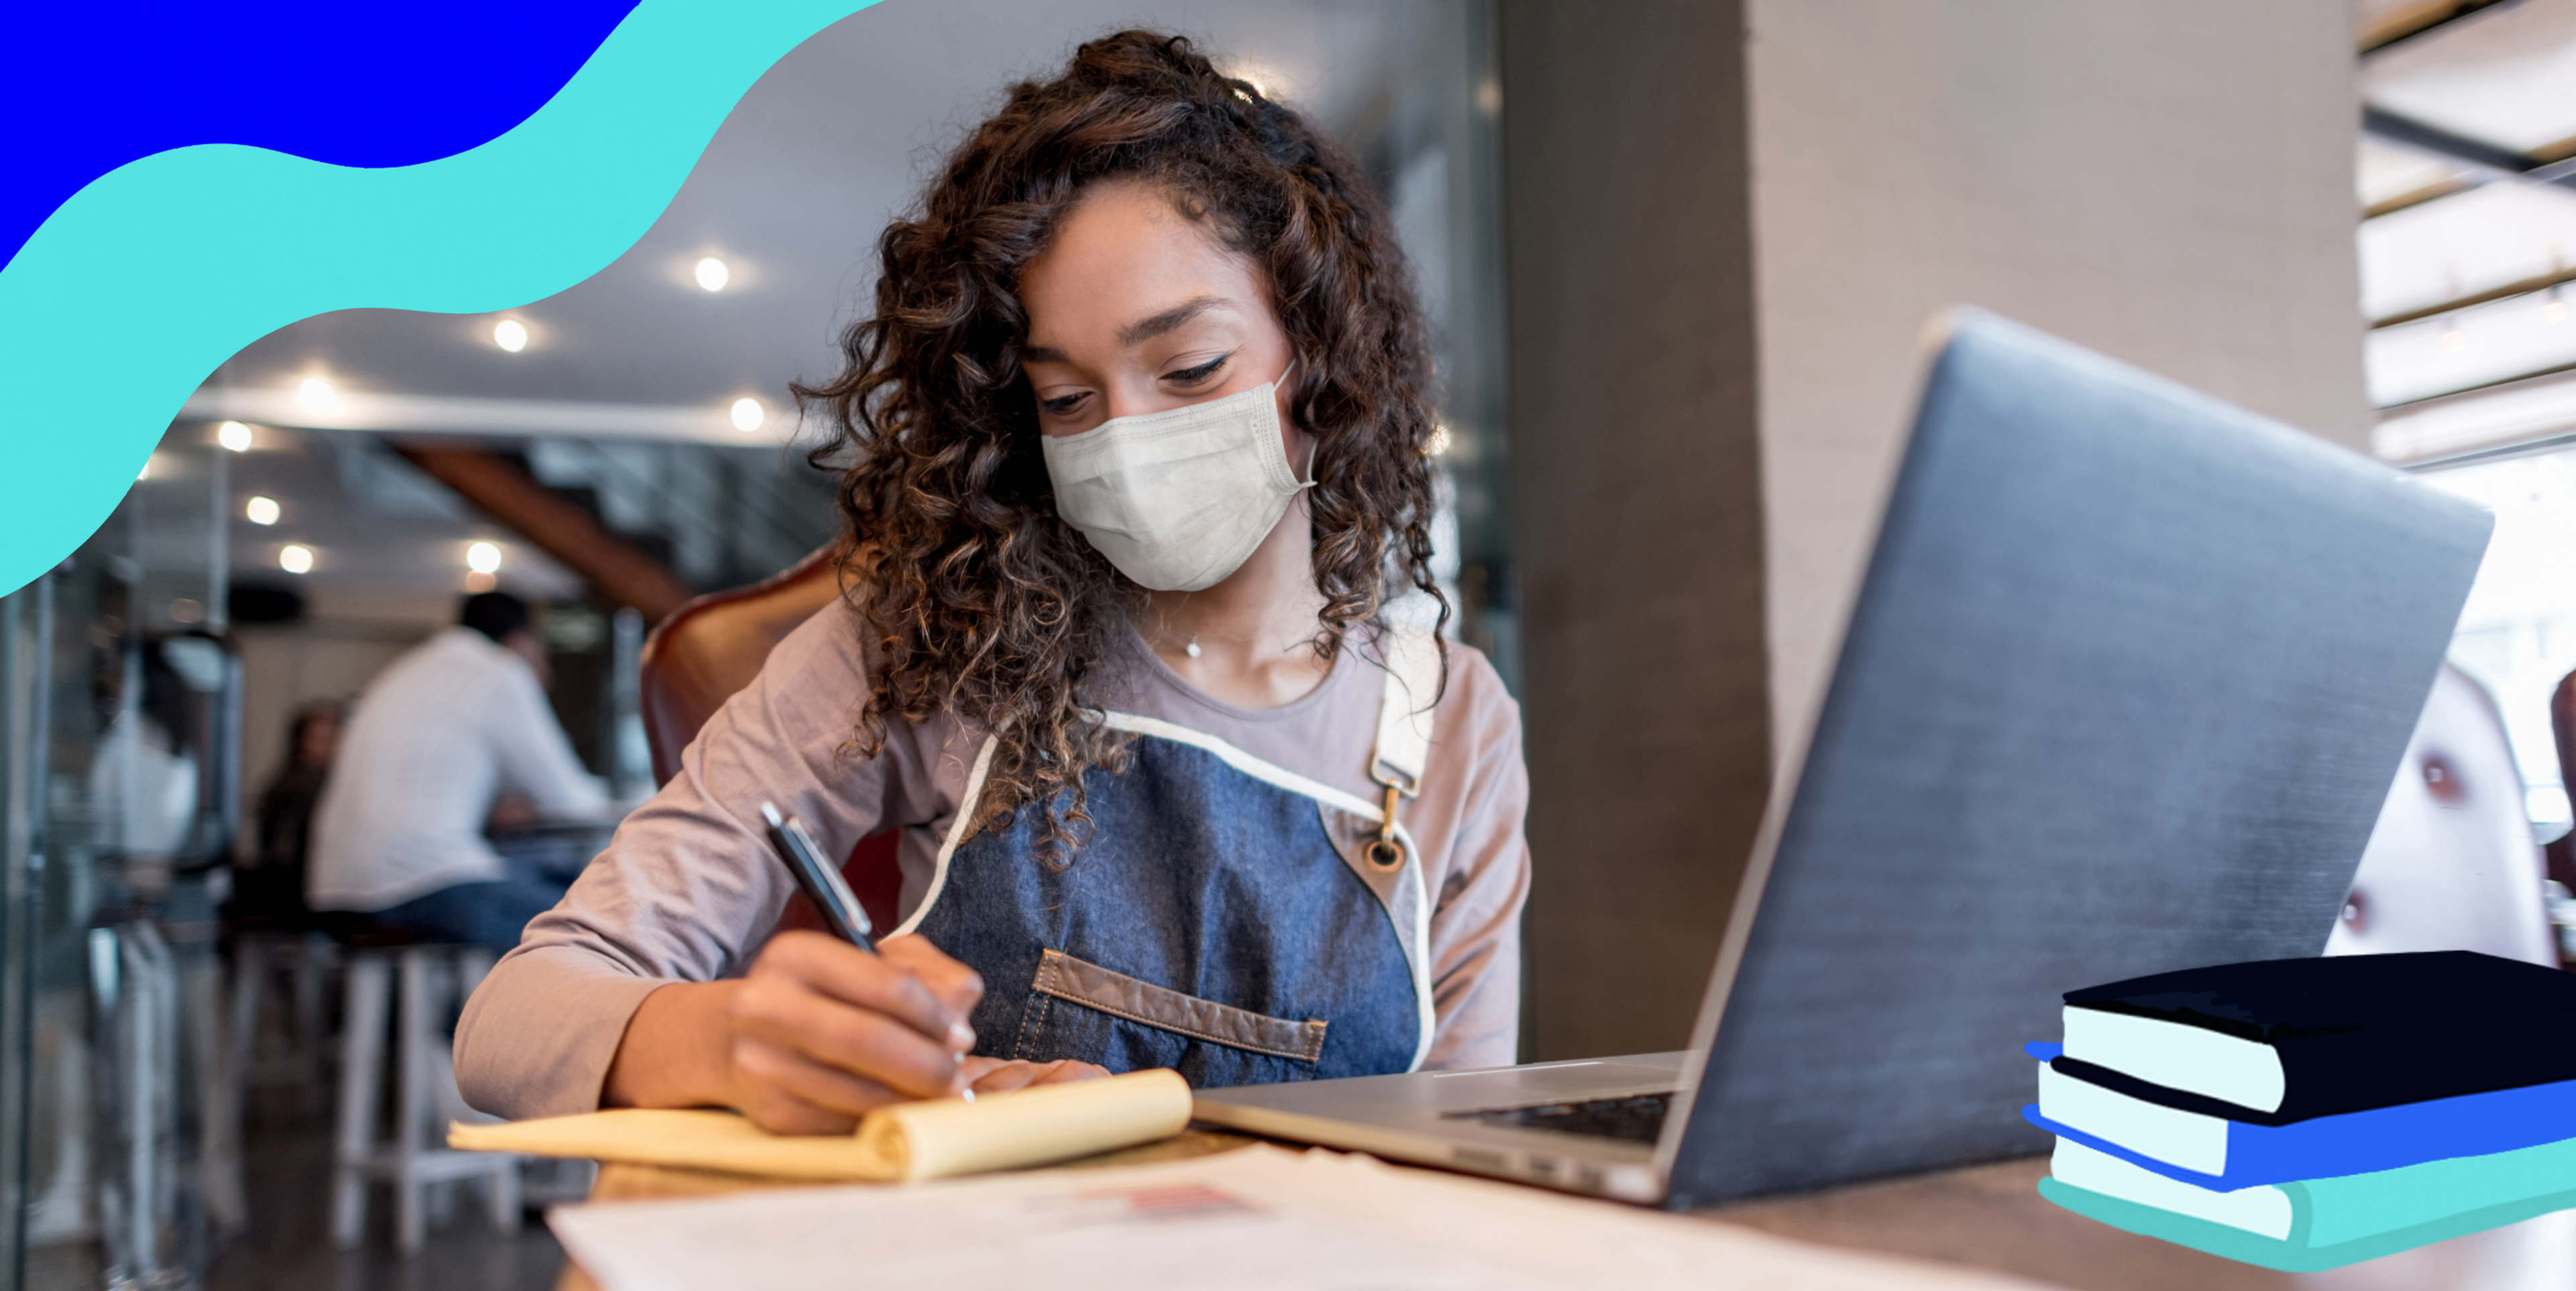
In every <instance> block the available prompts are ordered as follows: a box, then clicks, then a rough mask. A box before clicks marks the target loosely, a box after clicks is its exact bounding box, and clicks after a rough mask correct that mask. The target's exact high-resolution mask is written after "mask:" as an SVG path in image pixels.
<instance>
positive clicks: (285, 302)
mask: <svg viewBox="0 0 2576 1291" xmlns="http://www.w3.org/2000/svg"><path fill="white" fill-rule="evenodd" d="M873 2H874V0H646V2H645V3H644V4H642V5H640V6H638V7H637V8H636V10H635V12H633V13H632V14H630V15H628V16H627V18H626V20H625V21H624V22H622V23H620V24H619V25H618V27H617V30H616V31H614V32H613V33H611V34H610V35H609V37H608V39H607V40H606V41H605V42H603V43H602V44H601V45H600V47H599V50H598V52H597V53H595V54H593V55H592V56H591V58H590V61H589V62H588V63H587V64H585V65H584V66H583V67H582V69H581V71H580V72H578V73H576V74H575V75H574V76H573V78H572V80H571V81H570V82H568V83H567V84H566V85H565V86H564V88H563V89H562V91H561V92H559V93H557V94H556V95H555V97H554V98H553V99H552V100H551V101H549V102H548V103H547V104H546V105H545V106H544V107H543V108H540V109H538V110H537V112H536V113H535V114H534V115H532V116H530V117H529V118H528V119H527V120H525V121H523V122H521V123H520V124H519V125H518V126H517V127H516V128H514V129H512V130H511V131H510V132H509V133H507V134H504V135H502V136H500V137H499V138H497V139H494V140H492V141H491V142H490V143H487V144H484V145H482V146H481V147H478V148H474V149H472V150H470V151H467V152H462V153H458V154H456V155H455V156H452V157H445V158H441V159H439V160H437V161H432V162H425V163H423V164H421V165H417V166H401V167H392V168H387V169H381V170H361V169H355V168H351V167H344V166H330V165H324V164H322V163H319V162H312V161H306V160H303V159H301V158H297V157H290V156H287V155H285V154H283V153H277V152H270V151H267V150H265V149H259V148H245V147H240V146H236V145H231V144H209V145H204V146H199V147H193V148H176V149H172V150H171V151H168V152H163V153H155V154H154V155H152V156H149V157H145V158H143V159H141V160H139V161H135V162H131V163H129V164H127V165H125V166H122V167H119V168H118V169H116V170H114V171H111V172H109V173H108V174H106V175H103V176H101V177H99V178H98V179H97V180H95V181H93V182H92V183H90V184H89V185H88V186H87V187H85V188H83V189H82V190H81V191H80V192H79V193H77V194H75V195H73V197H72V199H71V200H70V201H68V202H65V203H64V204H63V205H62V206H61V207H60V208H59V209H57V210H56V211H55V212H54V213H53V215H52V216H50V217H49V218H47V219H46V221H45V223H44V224H43V225H42V226H40V227H39V228H38V229H37V230H36V233H35V236H33V237H31V238H29V239H28V240H27V243H26V245H25V246H24V247H23V248H22V249H21V250H20V251H19V253H18V255H17V257H16V258H15V259H14V260H12V261H10V262H9V264H8V267H7V268H6V269H0V590H8V591H14V590H16V589H18V588H20V587H23V586H25V585H26V584H27V583H29V582H31V581H33V580H34V579H35V578H36V577H37V576H38V575H39V574H42V573H43V572H44V571H45V570H46V569H48V568H51V567H52V566H53V565H54V564H55V563H56V562H58V561H60V560H62V559H63V558H64V557H65V556H67V555H69V554H70V553H71V552H72V551H73V550H74V549H75V548H77V547H78V546H79V545H80V544H81V542H82V541H83V540H85V539H86V538H88V537H89V535H90V534H92V533H94V532H96V531H97V529H98V526H99V525H100V524H101V523H102V522H103V521H105V520H106V519H107V516H108V513H109V512H111V511H113V510H114V509H115V508H116V504H117V502H118V501H119V500H120V499H121V498H123V497H124V495H125V492H126V489H127V488H128V487H129V486H130V485H132V484H133V482H134V477H135V473H136V472H137V471H139V470H140V469H142V465H143V462H144V460H145V459H146V458H147V457H149V456H150V455H151V452H152V449H153V447H154V446H155V445H156V444H158V443H159V442H160V438H161V435H162V432H163V431H164V430H166V429H167V428H168V427H169V424H170V421H171V419H172V418H173V417H174V416H176V415H177V414H178V411H179V408H180V406H181V405H182V404H184V403H185V402H186V401H187V398H188V396H189V394H190V393H191V392H193V391H194V390H195V389H196V388H197V386H198V384H199V383H201V382H203V381H204V380H205V378H206V376H207V374H209V373H211V372H212V371H214V369H215V368H216V367H217V366H218V365H220V364H221V363H223V361H224V360H226V359H228V358H230V357H231V356H232V355H233V354H234V353H235V352H236V351H238V350H240V349H241V348H242V347H243V346H245V345H248V344H250V343H251V342H252V341H254V340H257V339H258V338H260V337H262V336H265V335H267V334H268V333H270V332H272V331H275V330H276V329H278V328H280V327H283V326H285V325H286V324H288V323H292V322H295V321H296V320H298V319H304V318H310V317H312V316H313V315H315V314H321V313H327V312H329V311H331V310H335V309H353V308H359V307H365V306H372V307H379V308H389V309H415V310H423V311H428V312H433V313H457V314H463V313H481V312H485V311H489V310H496V309H507V308H511V307H513V306H517V305H524V304H526V303H528V302H530V301H533V300H537V299H540V298H542V297H545V296H550V295H553V294H554V293H556V292H558V291H561V290H563V289H564V288H566V287H569V286H571V285H573V284H574V283H577V282H580V281H581V280H582V279H584V278H587V277H589V276H590V275H592V274H594V273H597V272H599V271H600V270H601V269H602V268H605V267H606V266H607V265H608V264H609V263H610V262H612V261H614V260H615V259H616V258H617V257H618V256H620V255H622V254H624V253H625V251H626V249H627V248H629V247H631V246H633V245H634V244H635V242H636V240H637V239H639V238H641V237H642V236H644V233H645V232H646V230H648V229H650V228H651V227H652V225H653V221H654V220H655V219H656V218H658V217H659V216H660V215H661V213H662V209H663V208H664V207H665V206H667V205H669V204H670V201H671V197H672V195H673V194H675V193H677V192H678V191H679V189H680V185H681V183H682V182H683V181H684V180H686V179H687V178H688V175H689V171H690V168H691V167H693V166H695V165H696V164H697V159H698V155H699V154H700V153H702V152H704V151H705V150H706V146H707V141H708V140H709V139H711V138H713V137H714V135H715V132H716V127H718V126H719V125H722V124H723V122H724V118H725V115H726V113H728V112H730V111H732V109H733V106H734V104H735V103H737V102H739V101H740V100H741V98H742V96H743V94H744V93H746V92H747V91H749V90H750V88H751V86H752V83H753V82H754V81H757V80H758V79H759V78H760V75H761V73H763V72H765V71H767V70H768V69H769V67H770V65H771V64H773V63H776V62H777V61H778V60H779V59H780V58H782V57H784V56H785V55H786V54H787V52H788V51H789V50H791V49H794V48H795V47H796V46H797V45H798V44H800V43H802V42H803V41H804V40H805V39H806V38H807V37H809V36H811V35H813V34H814V33H815V32H817V31H820V30H822V29H823V28H824V27H826V26H829V25H830V24H832V23H833V22H835V21H838V20H839V19H841V18H843V17H846V16H848V15H849V14H852V13H855V12H857V11H859V10H861V9H864V8H866V7H867V6H868V5H869V4H871V3H873Z"/></svg>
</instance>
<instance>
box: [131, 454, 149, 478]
mask: <svg viewBox="0 0 2576 1291" xmlns="http://www.w3.org/2000/svg"><path fill="white" fill-rule="evenodd" d="M151 478H152V459H151V458H149V457H146V458H144V459H143V469H142V470H139V471H136V472H135V473H134V482H135V483H137V484H140V483H142V482H143V481H145V480H148V479H151Z"/></svg>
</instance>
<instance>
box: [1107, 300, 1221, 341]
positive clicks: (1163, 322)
mask: <svg viewBox="0 0 2576 1291" xmlns="http://www.w3.org/2000/svg"><path fill="white" fill-rule="evenodd" d="M1232 308H1234V302H1233V301H1230V300H1227V299H1226V298H1225V297H1223V296H1193V297H1191V298H1190V299H1188V300H1185V301H1182V302H1181V303H1180V304H1177V305H1174V306H1172V307H1171V308H1170V309H1167V310H1164V311H1163V312H1162V313H1159V314H1156V315H1154V316H1153V317H1151V318H1145V319H1139V320H1138V321H1136V322H1133V323H1129V324H1128V325H1126V326H1125V327H1122V328H1119V329H1118V343H1119V344H1120V345H1134V344H1135V343H1136V342H1138V341H1147V340H1152V339H1153V338H1155V337H1157V336H1160V335H1162V334H1163V333H1165V332H1168V331H1171V330H1172V329H1173V328H1175V327H1178V326H1180V325H1181V324H1183V323H1186V322H1188V321H1190V320H1191V319H1193V318H1196V317H1198V316H1199V315H1201V314H1204V313H1206V312H1207V311H1209V310H1211V309H1232Z"/></svg>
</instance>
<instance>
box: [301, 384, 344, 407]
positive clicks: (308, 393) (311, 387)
mask: <svg viewBox="0 0 2576 1291" xmlns="http://www.w3.org/2000/svg"><path fill="white" fill-rule="evenodd" d="M295 401H296V402H297V403H300V404H303V405H304V406H305V407H307V408H328V407H330V406H331V405H332V404H335V403H337V402H339V401H340V392H339V391H337V390H334V389H332V388H331V383H330V382H328V381H325V380H323V379H322V378H320V377H306V378H304V384H302V385H300V386H297V387H296V388H295Z"/></svg>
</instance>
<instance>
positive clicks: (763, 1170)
mask: <svg viewBox="0 0 2576 1291" xmlns="http://www.w3.org/2000/svg"><path fill="white" fill-rule="evenodd" d="M1189 1119H1190V1087H1189V1083H1188V1082H1187V1081H1184V1080H1182V1079H1181V1077H1180V1076H1179V1074H1178V1073H1175V1072H1172V1071H1167V1070H1160V1069H1157V1070H1153V1071H1134V1072H1129V1073H1127V1074H1125V1075H1123V1076H1112V1077H1109V1078H1108V1079H1106V1080H1085V1081H1074V1082H1070V1083H1067V1084H1061V1085H1039V1086H1035V1087H1033V1088H1029V1089H1021V1090H1014V1091H1012V1092H1010V1093H1006V1094H993V1095H990V1096H988V1097H985V1098H981V1099H978V1100H976V1101H975V1102H972V1103H968V1102H965V1101H963V1100H960V1099H936V1100H932V1101H927V1102H919V1103H897V1104H892V1105H889V1106H886V1107H882V1108H879V1109H877V1110H876V1111H873V1112H870V1113H868V1115H867V1117H866V1119H865V1120H863V1121H861V1122H860V1125H859V1130H858V1132H857V1133H856V1134H827V1135H774V1134H770V1133H768V1132H767V1131H765V1130H762V1129H761V1128H760V1127H759V1126H757V1125H754V1124H752V1123H751V1122H750V1121H749V1120H748V1119H746V1118H744V1117H742V1116H739V1115H737V1114H735V1113H732V1112H715V1111H663V1110H651V1109H643V1108H623V1109H618V1110H613V1111H606V1112H589V1113H584V1114H582V1115H578V1116H553V1117H545V1118H542V1119H539V1120H530V1121H513V1122H510V1123H507V1124H502V1125H465V1124H456V1125H451V1126H449V1127H448V1133H447V1141H448V1144H449V1146H451V1147H457V1148H465V1149H468V1150H473V1151H482V1152H521V1153H526V1154H528V1155H531V1156H552V1157H587V1158H590V1159H593V1160H599V1161H626V1162H634V1163H637V1164H641V1165H661V1166H685V1167H692V1168H696V1169H702V1170H725V1171H731V1172H733V1173H736V1174H757V1175H769V1176H772V1177H776V1178H782V1179H810V1180H820V1181H843V1180H876V1181H885V1180H902V1179H931V1178H939V1177H943V1176H946V1175H954V1174H968V1173H973V1172H976V1171H982V1170H1002V1169H1011V1168H1014V1167H1020V1166H1032V1165H1043V1164H1046V1163H1048V1162H1052V1161H1062V1160H1067V1159H1069V1158H1072V1157H1078V1156H1087V1155H1090V1154H1092V1153H1095V1152H1107V1151H1110V1150H1112V1149H1115V1148H1122V1147H1129V1146H1132V1145H1134V1144H1138V1143H1150V1142H1153V1141H1155V1140H1157V1139H1164V1138H1169V1137H1171V1136H1172V1135H1174V1134H1178V1133H1180V1132H1181V1130H1182V1129H1183V1128H1184V1127H1185V1126H1187V1125H1188V1124H1189Z"/></svg>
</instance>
